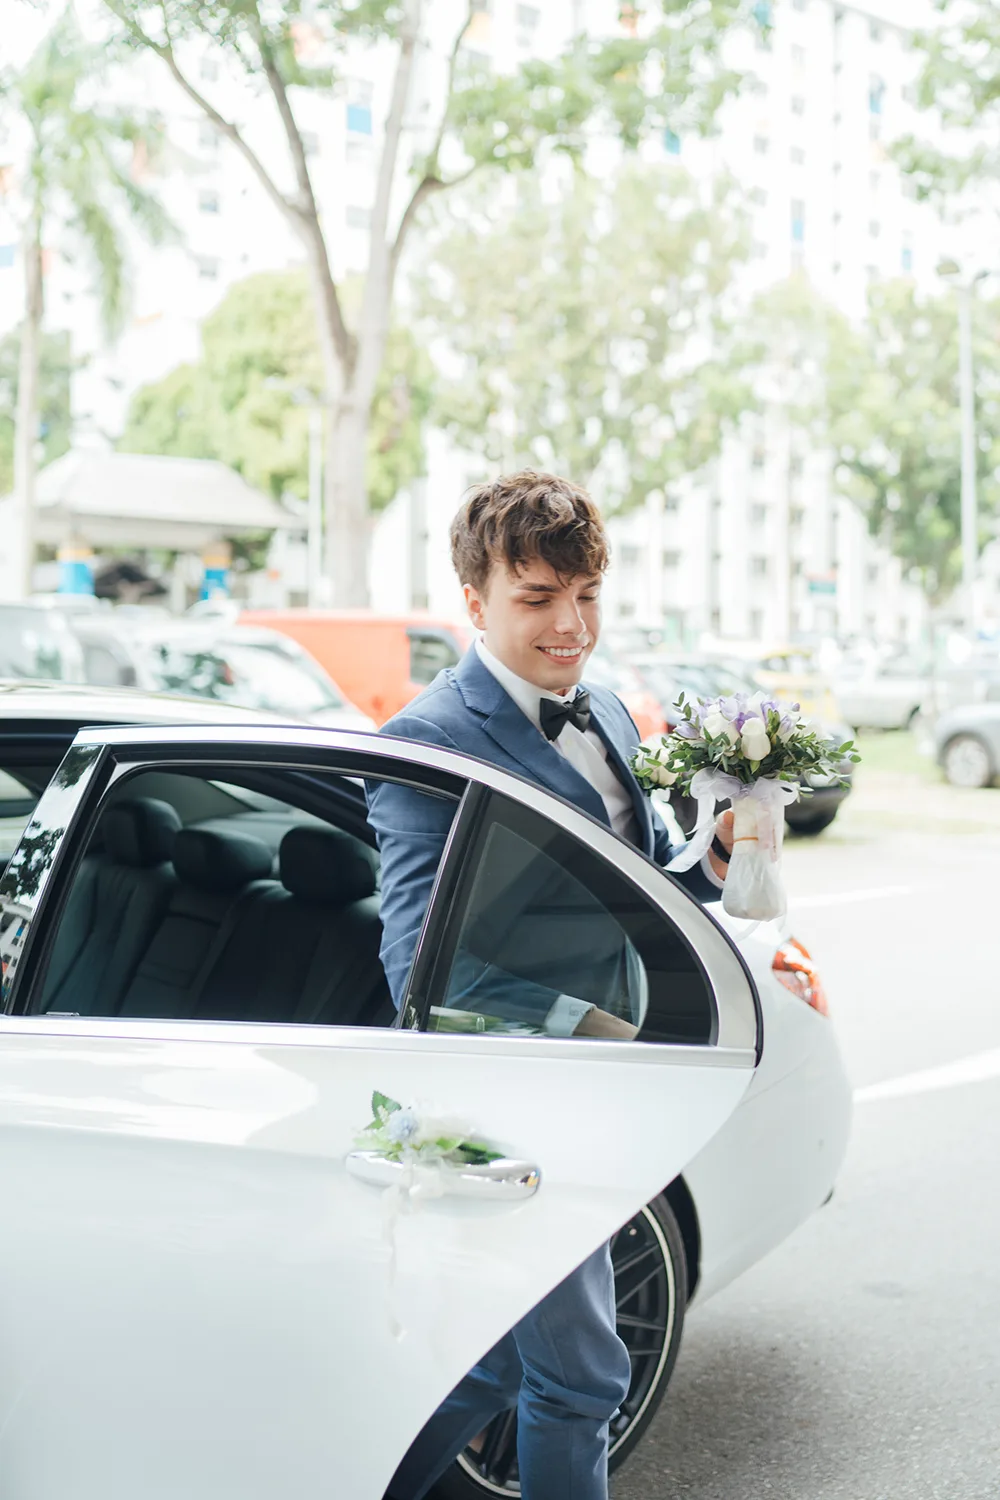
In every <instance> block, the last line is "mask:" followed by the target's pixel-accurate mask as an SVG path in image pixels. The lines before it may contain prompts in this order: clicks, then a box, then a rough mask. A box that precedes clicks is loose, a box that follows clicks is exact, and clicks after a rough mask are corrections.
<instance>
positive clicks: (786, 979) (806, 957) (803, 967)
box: [771, 938, 830, 1016]
mask: <svg viewBox="0 0 1000 1500" xmlns="http://www.w3.org/2000/svg"><path fill="white" fill-rule="evenodd" d="M771 968H772V969H773V971H774V976H775V978H776V979H778V980H780V982H781V983H782V984H783V985H784V986H785V989H786V990H791V992H792V994H793V995H797V996H798V997H799V999H800V1000H804V1001H805V1002H806V1004H807V1005H811V1006H812V1008H813V1010H815V1011H818V1012H819V1014H820V1015H821V1016H828V1015H829V1014H830V1007H829V1005H828V1003H827V998H826V990H825V989H824V988H823V982H822V980H821V979H820V977H819V970H818V969H817V967H816V963H815V960H814V959H813V956H812V954H811V953H810V952H809V950H808V948H804V947H803V945H802V944H801V943H800V942H799V941H798V940H797V939H796V938H788V939H787V940H786V941H785V942H784V943H782V945H781V947H780V948H779V949H778V951H777V953H776V954H775V955H774V960H773V962H772V964H771Z"/></svg>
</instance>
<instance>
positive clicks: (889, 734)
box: [855, 729, 943, 786]
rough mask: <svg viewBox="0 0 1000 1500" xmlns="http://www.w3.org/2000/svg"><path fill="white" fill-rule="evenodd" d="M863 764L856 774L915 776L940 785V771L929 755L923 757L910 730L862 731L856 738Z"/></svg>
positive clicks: (858, 775) (860, 775)
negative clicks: (876, 773)
mask: <svg viewBox="0 0 1000 1500" xmlns="http://www.w3.org/2000/svg"><path fill="white" fill-rule="evenodd" d="M857 748H858V754H859V755H860V756H861V764H860V766H859V767H858V769H857V771H856V772H855V775H856V776H857V777H858V778H859V780H861V779H863V777H864V775H865V772H866V771H868V772H878V773H881V774H882V775H896V776H915V777H917V778H918V780H920V781H926V782H927V783H928V784H930V785H936V786H941V785H942V784H943V777H942V775H941V769H940V767H939V766H938V765H936V764H935V762H934V760H933V759H932V758H931V757H930V756H929V755H921V753H920V751H919V750H918V749H917V742H916V737H915V736H914V735H912V734H911V733H910V732H909V730H907V729H886V730H883V731H881V732H879V731H878V730H874V729H869V730H863V731H862V732H861V734H859V735H858V738H857Z"/></svg>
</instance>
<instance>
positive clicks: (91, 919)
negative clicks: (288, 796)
mask: <svg viewBox="0 0 1000 1500" xmlns="http://www.w3.org/2000/svg"><path fill="white" fill-rule="evenodd" d="M235 774H237V775H239V774H240V773H238V772H237V773H235ZM262 777H263V778H264V779H265V780H266V779H267V778H268V777H270V778H271V779H272V780H273V781H274V782H275V784H276V788H277V789H282V790H286V792H287V791H288V790H291V789H293V788H295V787H296V785H297V784H298V783H297V782H296V773H293V772H288V771H286V772H276V771H271V772H266V771H265V772H258V773H256V775H254V773H250V774H249V778H248V779H251V780H256V781H257V782H258V784H259V783H260V781H261V778H262ZM282 778H283V779H282ZM300 781H301V790H302V792H303V796H302V799H301V800H302V801H303V802H307V803H311V804H312V805H313V806H316V807H322V808H323V810H324V814H325V815H324V816H320V815H318V814H317V813H316V812H313V811H311V810H309V808H308V807H304V806H296V805H295V804H294V803H293V802H291V801H288V800H283V799H282V798H279V797H276V796H273V795H270V794H268V793H265V792H261V791H259V790H256V789H254V788H253V787H250V786H246V785H240V784H238V782H226V783H223V782H221V781H219V780H216V779H211V778H210V777H209V776H208V775H207V774H205V773H196V772H194V771H192V772H164V771H146V772H139V773H137V774H135V775H133V776H130V777H128V778H126V779H124V780H123V781H122V783H121V784H120V785H119V787H117V788H116V789H115V790H114V791H113V792H112V794H111V797H110V799H109V801H108V802H107V803H106V804H105V807H104V809H103V811H102V813H101V816H100V820H99V822H98V824H97V827H96V828H95V830H94V833H93V834H92V836H91V838H90V840H89V843H88V846H87V850H86V853H85V854H84V856H83V858H82V859H81V861H80V863H79V865H78V867H77V869H76V871H75V873H74V875H73V879H72V884H71V886H70V889H69V891H68V894H67V897H66V902H65V906H64V908H63V911H62V915H61V919H60V922H59V925H58V927H57V929H56V931H55V934H54V937H53V940H52V943H51V946H50V950H49V954H48V960H47V966H46V969H45V974H44V979H43V982H42V984H41V988H40V991H39V996H40V998H39V1000H38V1002H37V1003H36V1007H35V1008H36V1009H38V1010H41V1011H44V1012H47V1013H50V1014H51V1013H61V1014H74V1015H104V1016H129V1017H133V1018H139V1017H146V1018H171V1019H185V1020H235V1021H271V1022H296V1023H299V1024H302V1023H307V1024H308V1023H311V1024H315V1025H331V1024H337V1025H341V1026H344V1025H357V1026H388V1025H391V1024H392V1022H393V1020H394V1019H395V1014H396V1012H395V1009H394V1007H393V1004H392V1001H391V999H390V996H389V991H388V987H387V985H386V981H385V975H384V973H383V970H382V965H381V963H380V961H379V943H380V940H381V924H380V922H379V894H378V883H379V863H378V854H377V851H376V849H375V847H374V836H373V834H372V833H371V830H370V829H369V827H368V824H367V821H366V818H365V804H364V796H363V791H362V788H361V785H360V783H358V782H352V781H351V780H350V779H349V778H347V777H335V776H332V775H326V774H323V775H317V776H309V775H302V776H301V778H300ZM307 793H308V795H306V794H307ZM333 820H335V821H333Z"/></svg>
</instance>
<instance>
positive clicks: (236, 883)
mask: <svg viewBox="0 0 1000 1500" xmlns="http://www.w3.org/2000/svg"><path fill="white" fill-rule="evenodd" d="M272 863H273V860H272V855H271V851H270V849H269V848H268V847H267V845H266V844H265V843H264V842H263V841H262V840H261V839H255V838H253V837H252V836H251V835H250V834H248V833H228V832H227V833H219V832H217V831H216V830H215V829H214V828H182V829H181V831H180V833H179V834H178V835H177V840H176V842H175V844H174V869H175V870H176V871H177V874H178V875H179V876H180V878H181V880H183V881H184V882H185V884H187V885H196V886H198V887H199V889H201V890H203V891H222V892H228V891H238V890H239V889H240V887H241V886H244V885H247V884H249V882H250V881H251V880H264V879H265V878H266V877H267V876H268V875H270V873H271V865H272Z"/></svg>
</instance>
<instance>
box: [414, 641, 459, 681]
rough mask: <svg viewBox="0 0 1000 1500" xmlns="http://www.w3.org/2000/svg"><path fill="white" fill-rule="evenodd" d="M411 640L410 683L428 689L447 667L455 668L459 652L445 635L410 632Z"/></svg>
mask: <svg viewBox="0 0 1000 1500" xmlns="http://www.w3.org/2000/svg"><path fill="white" fill-rule="evenodd" d="M407 635H408V636H409V638H410V681H411V682H417V683H419V684H420V685H421V687H426V686H427V684H428V683H429V682H433V681H434V679H435V677H436V676H437V674H438V673H439V672H441V671H443V670H444V668H445V667H455V666H457V665H458V662H459V656H460V653H459V650H458V647H457V646H456V645H455V642H454V641H452V640H450V639H449V638H448V637H447V636H446V635H444V634H443V633H434V632H426V631H422V630H408V631H407Z"/></svg>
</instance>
